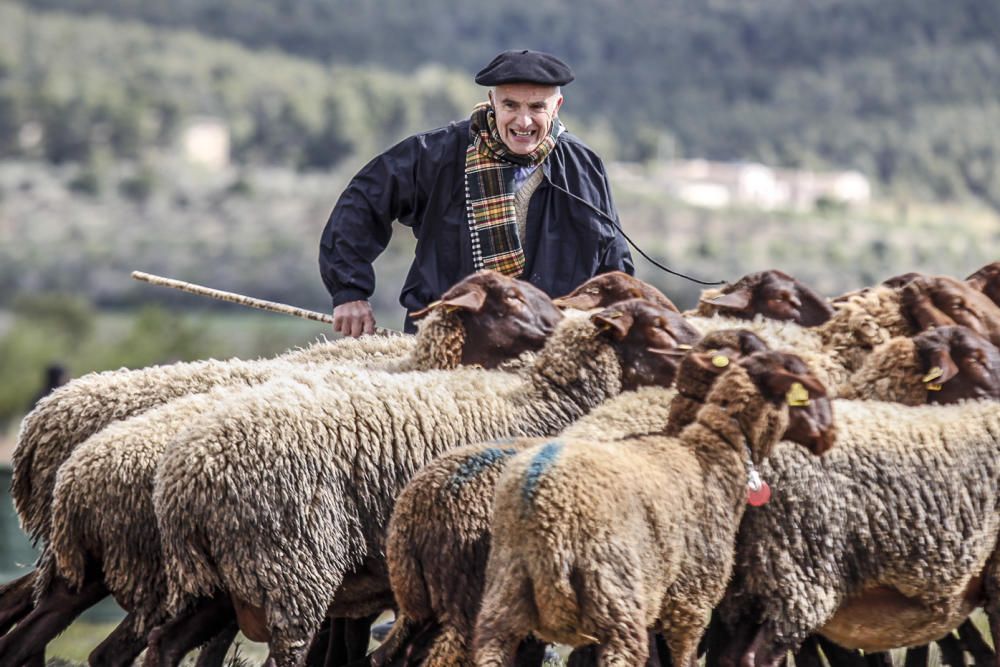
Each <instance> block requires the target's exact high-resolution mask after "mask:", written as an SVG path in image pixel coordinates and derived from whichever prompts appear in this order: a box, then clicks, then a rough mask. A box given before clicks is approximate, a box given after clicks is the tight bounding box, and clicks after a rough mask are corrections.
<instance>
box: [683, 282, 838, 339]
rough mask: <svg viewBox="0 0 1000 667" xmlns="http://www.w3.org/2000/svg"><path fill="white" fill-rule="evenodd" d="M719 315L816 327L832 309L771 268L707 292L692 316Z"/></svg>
mask: <svg viewBox="0 0 1000 667" xmlns="http://www.w3.org/2000/svg"><path fill="white" fill-rule="evenodd" d="M694 314H697V315H700V316H702V317H711V316H712V315H715V314H722V315H726V316H729V317H735V318H737V319H744V320H749V319H753V318H754V317H755V316H757V315H763V316H764V317H766V318H768V319H774V320H789V321H792V322H795V323H796V324H800V325H802V326H804V327H815V326H819V325H820V324H823V323H824V322H826V321H827V320H829V319H830V318H831V317H833V308H832V307H831V306H830V304H829V303H828V302H827V300H826V299H824V298H823V297H822V296H821V295H819V294H818V293H816V292H815V291H814V290H812V289H811V288H810V287H808V286H806V285H805V284H803V283H802V282H800V281H798V280H796V279H795V278H792V277H791V276H790V275H788V274H787V273H784V272H782V271H778V270H775V269H770V270H768V271H759V272H757V273H751V274H748V275H746V276H743V277H742V278H740V279H739V280H738V281H736V282H735V283H732V284H729V285H726V286H725V287H722V288H721V289H718V290H708V291H707V292H706V293H705V294H703V295H702V297H701V299H700V300H699V302H698V309H697V311H696V312H695V313H694Z"/></svg>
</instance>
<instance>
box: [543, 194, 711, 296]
mask: <svg viewBox="0 0 1000 667" xmlns="http://www.w3.org/2000/svg"><path fill="white" fill-rule="evenodd" d="M545 180H547V181H548V182H549V184H550V185H552V187H554V188H555V189H556V190H559V191H560V192H563V193H565V194H567V195H569V196H570V197H572V198H573V199H575V200H577V201H578V202H580V203H582V204H584V205H585V206H587V208H589V209H590V210H592V211H593V212H594V213H596V214H597V215H599V216H601V217H602V218H604V219H605V220H607V221H609V222H610V223H611V224H612V225H613V226H614V228H615V229H617V230H618V232H619V233H620V234H621V235H622V236H623V237H624V238H625V240H626V241H628V244H629V245H630V246H632V247H633V248H635V251H636V252H638V253H639V254H640V255H642V256H643V257H644V258H646V260H647V261H648V262H649V263H650V264H652V265H653V266H655V267H656V268H658V269H660V270H661V271H666V272H667V273H669V274H671V275H675V276H677V277H679V278H684V279H685V280H690V281H691V282H693V283H697V284H699V285H725V284H726V281H725V280H715V281H711V282H710V281H707V280H698V279H697V278H692V277H691V276H689V275H687V274H684V273H680V272H679V271H674V270H673V269H671V268H670V267H668V266H664V265H663V264H660V263H659V262H657V261H656V260H655V259H653V258H652V257H650V256H649V255H647V254H646V253H645V251H644V250H643V249H642V248H640V247H639V246H637V245H636V244H635V241H633V240H632V239H631V238H629V235H628V234H626V233H625V230H624V229H622V226H621V225H620V224H618V221H617V220H615V219H614V218H613V217H612V216H610V215H608V214H607V213H605V212H604V211H602V210H601V209H599V208H597V207H596V206H594V205H593V204H591V203H590V202H589V201H587V200H586V199H584V198H583V197H580V196H579V195H575V194H573V193H572V192H570V191H569V190H567V189H566V188H564V187H562V186H561V185H559V184H557V183H556V182H555V181H553V180H552V179H551V178H548V177H546V179H545Z"/></svg>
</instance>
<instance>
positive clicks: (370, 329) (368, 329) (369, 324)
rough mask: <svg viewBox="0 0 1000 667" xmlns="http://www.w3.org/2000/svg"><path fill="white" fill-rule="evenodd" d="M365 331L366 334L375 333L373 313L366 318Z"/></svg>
mask: <svg viewBox="0 0 1000 667" xmlns="http://www.w3.org/2000/svg"><path fill="white" fill-rule="evenodd" d="M365 333H366V334H373V333H375V318H374V317H372V316H371V315H368V316H367V317H366V318H365Z"/></svg>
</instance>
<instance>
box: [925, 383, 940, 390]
mask: <svg viewBox="0 0 1000 667" xmlns="http://www.w3.org/2000/svg"><path fill="white" fill-rule="evenodd" d="M927 391H941V385H939V384H931V383H929V382H928V383H927Z"/></svg>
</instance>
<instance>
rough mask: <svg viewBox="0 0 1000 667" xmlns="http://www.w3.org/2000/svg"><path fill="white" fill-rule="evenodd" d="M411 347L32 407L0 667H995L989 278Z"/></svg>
mask: <svg viewBox="0 0 1000 667" xmlns="http://www.w3.org/2000/svg"><path fill="white" fill-rule="evenodd" d="M418 315H419V316H420V318H421V321H422V324H421V326H420V332H419V334H417V335H416V336H397V337H364V338H361V339H356V340H355V339H345V340H340V341H336V342H328V341H324V342H320V343H316V344H314V345H312V346H310V347H307V348H305V349H301V350H295V351H292V352H289V353H286V354H284V355H282V356H279V357H276V358H273V359H264V360H255V361H241V360H228V361H215V360H209V361H199V362H192V363H179V364H173V365H169V366H160V367H153V368H146V369H141V370H118V371H109V372H104V373H95V374H91V375H87V376H84V377H82V378H80V379H78V380H75V381H73V382H71V383H69V384H68V385H66V386H64V387H62V388H60V389H58V390H56V391H55V392H53V393H52V394H51V395H50V396H48V397H46V398H45V399H43V400H42V401H41V402H40V403H39V404H38V406H37V407H36V408H35V409H34V410H33V411H32V412H31V413H30V414H29V415H28V416H27V417H25V419H24V421H23V423H22V426H21V431H20V434H19V438H18V444H17V448H16V450H15V453H14V478H13V483H12V490H11V491H12V496H13V499H14V503H15V508H16V510H17V512H18V514H19V516H20V519H21V523H22V526H23V528H24V530H25V531H26V532H27V533H28V534H29V535H30V536H31V537H32V538H33V539H34V540H36V541H37V542H38V543H40V544H41V545H42V546H43V550H42V553H41V555H40V557H39V559H38V561H37V563H36V567H35V569H34V570H33V571H32V572H30V573H28V574H26V575H24V576H23V577H21V578H19V579H17V580H15V581H12V582H9V583H7V584H6V585H4V586H3V587H2V588H0V633H2V634H0V665H5V666H8V665H9V666H10V667H25V666H27V667H37V666H40V665H43V664H44V651H45V646H46V644H47V643H48V642H49V641H50V640H51V639H52V638H53V637H55V636H56V635H57V634H58V633H59V632H61V631H62V630H63V629H65V628H66V627H67V626H68V625H69V623H71V622H72V620H73V619H74V618H75V617H76V616H77V615H78V614H79V613H81V612H82V611H83V610H85V609H86V608H88V607H89V606H91V605H93V604H95V603H96V602H97V601H99V600H100V599H102V598H104V597H106V596H108V595H110V596H113V597H114V599H115V600H116V601H117V602H118V603H119V604H120V605H121V606H122V607H123V608H124V609H125V610H126V611H127V612H128V616H127V617H126V618H125V620H124V621H123V622H122V623H121V625H119V627H118V628H116V629H115V630H114V631H113V632H112V633H111V635H109V637H108V638H107V639H106V640H105V641H104V642H103V643H102V644H101V645H100V646H98V648H97V649H95V650H94V652H93V653H92V654H91V656H90V664H91V665H121V666H126V665H131V664H132V663H133V662H134V661H135V660H136V659H137V658H138V657H139V655H140V654H141V653H142V652H143V651H144V650H145V658H144V662H143V664H144V665H146V666H147V667H154V666H155V667H164V666H167V665H171V666H173V665H178V664H179V662H180V661H181V659H183V657H184V656H185V655H187V654H188V653H189V652H191V651H193V650H195V649H197V648H199V647H200V648H201V650H200V653H199V657H198V659H197V665H198V666H199V667H209V666H211V665H215V666H218V665H222V664H223V663H224V659H225V655H226V651H227V650H228V648H229V645H230V644H231V642H232V640H233V638H234V637H235V635H236V633H237V631H239V630H241V631H242V632H243V633H244V634H245V635H246V636H247V637H248V638H250V639H251V640H254V641H259V642H266V643H267V644H268V648H269V651H270V653H269V658H268V660H269V664H271V665H273V666H274V667H300V666H302V665H331V666H332V665H379V666H382V667H388V666H390V665H427V666H444V665H460V666H461V665H470V666H471V665H479V666H487V665H490V666H500V665H513V664H516V665H540V664H541V663H542V660H543V658H544V655H545V650H546V644H549V643H559V644H564V645H568V646H571V647H573V648H574V650H573V652H572V654H571V655H570V658H569V664H570V665H577V666H580V665H591V664H595V665H623V666H624V665H644V664H649V665H659V664H665V663H671V662H672V664H674V665H678V666H680V665H685V666H686V665H691V664H693V663H694V662H695V661H696V660H697V657H698V655H699V653H702V652H707V661H708V664H718V665H734V666H735V665H744V666H746V667H753V666H765V665H766V666H771V665H777V664H778V663H780V662H781V661H783V660H784V659H785V657H786V655H787V653H788V651H793V652H796V654H795V659H796V663H797V664H799V665H818V664H820V662H819V655H818V652H817V650H816V649H817V647H818V646H822V647H823V650H824V652H825V653H826V656H827V658H828V660H829V661H830V662H831V663H833V664H852V663H850V661H851V660H859V659H860V657H859V655H860V654H858V655H855V654H852V653H850V652H849V651H847V650H844V648H839V647H846V648H847V649H861V650H863V651H865V652H866V653H867V654H877V652H880V651H885V650H887V649H890V648H895V647H904V646H907V647H915V646H923V645H926V644H927V643H928V642H931V641H935V640H937V641H939V642H940V645H941V649H942V654H943V655H945V656H946V658H947V657H948V656H949V655H951V656H954V655H957V656H958V657H957V658H953V661H954V660H958V661H962V660H963V659H964V658H963V657H962V656H963V652H964V651H968V652H969V653H970V654H971V655H973V656H974V659H975V661H976V663H977V664H981V663H986V662H989V663H990V664H997V659H996V657H995V654H994V653H993V651H992V649H990V648H989V646H987V645H986V644H985V643H984V642H983V640H982V638H981V637H980V636H979V635H978V633H977V632H976V631H975V630H974V629H973V628H972V627H971V625H970V623H969V622H968V621H967V617H968V615H969V614H970V612H971V611H973V610H974V609H976V608H979V607H981V608H983V609H985V611H986V614H987V616H988V618H989V621H990V628H991V631H992V632H993V634H994V636H1000V635H998V633H1000V569H998V568H1000V553H998V551H997V549H998V537H1000V403H998V401H1000V350H998V346H1000V262H995V263H993V264H990V265H988V266H986V267H983V268H982V269H980V270H979V271H977V272H976V273H974V274H973V275H971V276H969V277H968V278H967V279H965V280H959V279H956V278H951V277H945V276H928V275H921V274H906V275H903V276H898V277H895V278H891V279H889V280H887V281H885V282H884V283H883V284H881V285H878V286H874V287H871V288H866V289H862V290H858V291H856V292H852V293H849V294H845V295H842V296H840V297H837V298H834V299H829V300H828V299H825V298H823V297H821V296H820V295H818V294H816V293H815V292H813V291H812V290H810V289H809V288H808V287H806V286H804V285H802V284H801V283H799V282H798V281H797V280H795V279H793V278H791V277H790V276H787V275H785V274H783V273H781V272H778V271H764V272H760V273H756V274H751V275H748V276H746V277H745V278H743V279H741V280H740V281H738V282H736V283H733V284H730V285H727V286H726V287H724V288H722V289H720V290H710V291H707V292H706V293H705V294H703V296H702V299H701V301H700V303H699V306H698V308H697V309H696V310H695V311H691V312H687V313H683V314H682V313H679V312H678V311H677V308H676V307H675V306H674V305H673V304H672V303H671V302H670V300H669V299H668V298H667V297H665V296H664V295H663V294H661V293H659V292H658V291H657V290H656V289H655V288H653V287H651V286H649V285H647V284H645V283H642V282H640V281H638V280H636V279H634V278H630V277H629V276H626V275H624V274H620V273H612V274H606V275H603V276H598V277H597V278H594V279H592V280H591V281H588V282H587V283H586V284H584V285H582V286H580V287H579V288H578V289H577V290H576V291H574V292H573V293H572V294H570V295H567V296H565V297H562V298H559V299H555V300H552V299H550V298H549V297H547V296H546V295H545V294H543V293H542V292H540V291H539V290H537V289H535V288H534V287H532V286H531V285H528V284H526V283H523V282H520V281H517V280H514V279H511V278H506V277H504V276H501V275H499V274H496V273H492V272H480V273H477V274H475V275H473V276H470V277H469V278H467V279H465V280H463V281H462V282H461V283H459V284H457V285H455V286H454V287H453V288H452V289H450V290H449V291H448V292H447V293H446V294H445V295H444V296H443V297H442V299H441V300H440V301H439V302H436V303H434V304H432V305H431V306H429V307H428V308H427V309H426V310H425V312H422V313H419V314H418ZM387 609H392V610H394V611H395V614H396V620H395V622H394V625H393V628H392V630H391V632H390V633H389V635H388V637H387V638H386V639H385V641H384V642H383V643H382V644H381V646H380V647H379V648H378V649H377V650H376V651H375V652H374V653H373V654H371V655H366V652H367V647H368V638H369V626H370V624H371V622H372V620H373V619H374V618H375V617H377V616H378V615H379V614H380V613H382V612H383V611H385V610H387ZM710 619H711V621H710ZM706 628H707V629H708V632H707V633H706ZM956 628H959V636H960V637H961V640H960V639H958V638H956V637H954V636H953V635H951V632H952V631H953V630H955V629H956ZM924 650H925V649H924ZM911 655H920V653H919V650H917V649H911ZM867 657H868V659H869V660H871V658H872V655H868V656H867ZM869 664H870V663H869Z"/></svg>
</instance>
